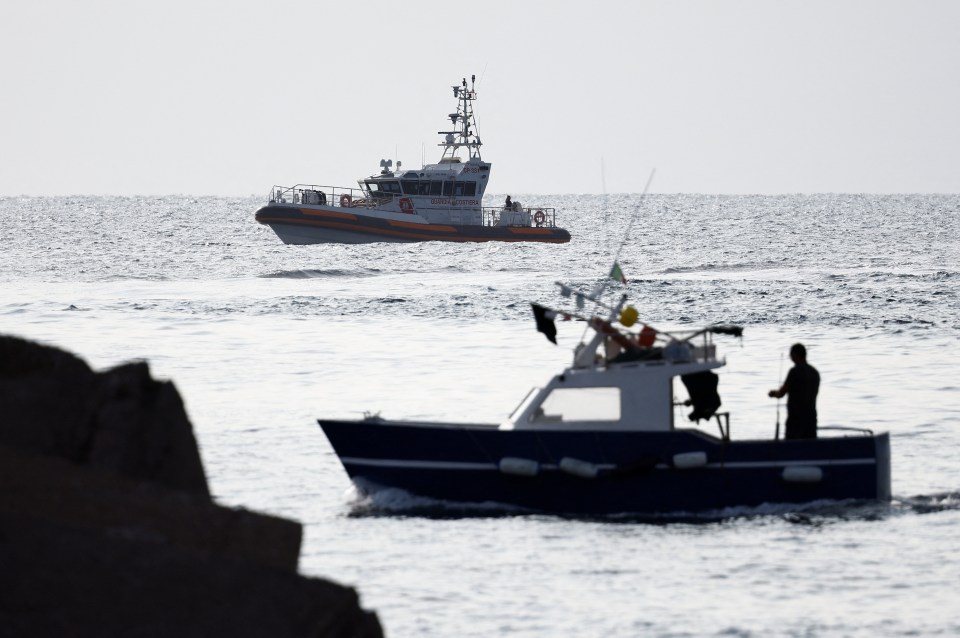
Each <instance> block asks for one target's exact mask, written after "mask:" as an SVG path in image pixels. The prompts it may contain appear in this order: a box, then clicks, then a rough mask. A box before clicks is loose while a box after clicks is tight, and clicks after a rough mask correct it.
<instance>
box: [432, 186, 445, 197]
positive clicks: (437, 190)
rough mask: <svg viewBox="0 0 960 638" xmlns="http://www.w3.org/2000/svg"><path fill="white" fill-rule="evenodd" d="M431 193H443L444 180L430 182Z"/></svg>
mask: <svg viewBox="0 0 960 638" xmlns="http://www.w3.org/2000/svg"><path fill="white" fill-rule="evenodd" d="M430 194H431V195H433V196H434V197H439V196H440V195H442V194H443V182H430Z"/></svg>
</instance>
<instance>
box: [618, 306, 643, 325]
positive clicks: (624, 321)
mask: <svg viewBox="0 0 960 638" xmlns="http://www.w3.org/2000/svg"><path fill="white" fill-rule="evenodd" d="M638 316H639V313H638V312H637V309H636V308H634V307H633V306H627V307H626V308H624V309H623V310H622V311H621V312H620V325H621V326H623V327H624V328H629V327H630V326H632V325H633V324H635V323H637V317H638Z"/></svg>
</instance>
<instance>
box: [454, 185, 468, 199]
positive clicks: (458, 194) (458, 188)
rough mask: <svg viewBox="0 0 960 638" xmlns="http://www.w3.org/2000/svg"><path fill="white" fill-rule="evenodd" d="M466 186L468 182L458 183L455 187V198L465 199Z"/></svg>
mask: <svg viewBox="0 0 960 638" xmlns="http://www.w3.org/2000/svg"><path fill="white" fill-rule="evenodd" d="M466 185H467V184H466V182H457V183H456V185H454V187H453V195H454V197H463V187H464V186H466Z"/></svg>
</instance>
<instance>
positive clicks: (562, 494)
mask: <svg viewBox="0 0 960 638" xmlns="http://www.w3.org/2000/svg"><path fill="white" fill-rule="evenodd" d="M621 277H622V274H621V272H620V268H619V266H617V265H616V264H615V265H614V270H613V271H612V272H611V278H612V279H619V278H621ZM561 294H562V295H563V297H565V298H568V299H569V298H575V299H576V300H577V303H576V308H577V309H580V308H582V307H583V306H584V305H585V303H586V301H587V300H589V301H594V302H596V303H597V305H598V307H599V308H602V309H604V310H605V311H606V316H600V315H597V314H594V315H592V316H581V315H578V314H577V312H578V310H573V311H572V312H564V311H557V310H551V309H548V308H544V307H542V306H539V305H536V304H534V305H533V311H534V317H535V319H536V321H537V327H538V330H540V331H541V332H543V333H544V334H546V335H547V338H548V339H550V340H551V341H553V342H554V343H556V341H555V337H556V324H555V319H556V318H557V317H563V318H578V319H581V320H583V321H586V322H587V325H588V326H589V327H590V328H591V329H592V333H593V334H592V337H591V339H590V340H589V341H586V342H582V343H581V344H580V345H579V346H578V347H577V348H576V349H575V350H574V357H573V362H572V365H570V366H569V367H568V368H566V369H565V370H563V371H562V372H561V373H560V374H558V375H556V376H554V377H553V378H552V379H551V380H550V382H549V383H547V385H546V386H545V387H544V388H542V389H539V388H537V389H534V390H532V391H531V392H530V393H529V394H528V395H527V397H526V398H525V399H524V400H523V401H522V402H521V403H520V405H519V407H517V409H516V410H514V412H513V414H511V415H510V417H508V418H507V420H506V421H504V422H503V423H501V424H499V425H497V424H467V425H464V424H453V423H423V422H405V421H392V420H386V419H382V418H380V417H379V416H376V417H368V418H365V419H363V420H359V421H341V420H330V419H320V420H319V423H320V426H321V428H322V429H323V431H324V433H325V434H326V436H327V438H328V439H329V441H330V443H331V445H332V446H333V449H334V450H335V451H336V453H337V455H338V456H339V458H340V461H341V463H342V464H343V466H344V468H345V469H346V471H347V474H348V475H349V476H350V478H351V479H352V480H353V481H354V483H355V484H356V485H357V486H358V487H359V489H360V490H361V491H363V492H366V493H374V492H378V491H380V490H383V489H387V488H399V489H401V490H405V491H406V492H409V493H411V494H414V495H417V496H423V497H428V498H432V499H439V500H443V501H452V502H456V503H467V504H479V503H488V504H489V503H499V504H504V505H508V506H518V507H521V508H527V509H530V510H534V511H541V512H551V513H558V514H574V515H608V514H618V513H626V514H648V513H663V512H702V511H707V510H711V511H712V510H719V509H722V508H727V507H734V506H757V505H761V504H765V503H771V504H773V503H807V502H812V501H818V500H824V499H826V500H846V499H866V500H881V501H886V500H890V440H889V434H887V433H882V434H877V435H875V434H873V433H872V432H870V431H869V430H865V429H859V428H821V429H820V430H821V433H820V434H821V436H818V437H817V438H810V439H790V440H781V439H780V438H779V431H777V432H776V433H775V436H774V437H773V438H770V439H755V440H736V439H734V438H733V436H732V434H731V422H732V419H731V415H730V413H729V412H719V411H718V410H719V407H720V405H721V401H720V396H719V394H718V392H717V382H718V377H717V375H716V374H715V373H714V372H713V370H715V369H718V368H721V367H723V366H724V365H725V363H726V362H725V361H724V360H723V359H718V358H717V354H716V345H715V344H714V337H715V336H716V335H733V336H741V335H742V329H741V328H740V327H739V326H732V325H722V324H714V325H710V326H706V327H704V328H702V329H699V330H693V331H689V332H685V333H680V332H676V331H674V332H664V331H658V330H656V329H654V328H652V327H650V326H647V325H643V324H638V323H637V312H636V310H635V309H634V308H633V307H632V306H626V295H623V296H622V297H621V299H620V300H619V302H618V303H616V304H615V305H612V306H609V307H608V306H604V305H603V304H601V303H600V302H599V301H598V299H599V294H602V288H601V289H600V292H599V293H597V294H594V293H591V294H588V295H585V294H583V293H576V294H574V292H573V291H572V290H571V289H570V288H568V287H567V286H562V285H561ZM638 325H639V329H636V327H637V326H638ZM677 379H679V380H680V384H676V383H675V381H676V380H677ZM677 385H682V386H684V387H685V388H686V390H687V393H688V395H689V399H688V400H686V401H683V402H680V401H677V400H676V399H675V398H674V397H675V394H674V390H675V386H677ZM686 405H689V406H691V407H692V412H691V413H690V415H689V419H690V420H691V421H695V422H696V423H699V422H700V421H705V422H707V423H708V424H709V423H715V424H716V426H717V427H716V431H717V434H714V433H712V432H708V431H706V430H702V429H699V428H697V427H693V426H691V425H688V424H685V423H683V422H682V421H681V422H680V423H678V422H677V420H676V418H675V412H676V411H677V409H678V408H679V407H680V406H686ZM827 432H829V433H830V436H822V434H825V433H827Z"/></svg>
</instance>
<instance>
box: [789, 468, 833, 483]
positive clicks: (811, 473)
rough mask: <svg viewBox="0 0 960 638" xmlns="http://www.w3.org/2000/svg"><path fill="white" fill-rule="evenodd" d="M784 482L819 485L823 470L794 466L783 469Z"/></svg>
mask: <svg viewBox="0 0 960 638" xmlns="http://www.w3.org/2000/svg"><path fill="white" fill-rule="evenodd" d="M783 480H784V481H787V482H788V483H819V482H820V481H822V480H823V470H822V469H820V468H819V467H813V466H811V465H792V466H790V467H785V468H783Z"/></svg>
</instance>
